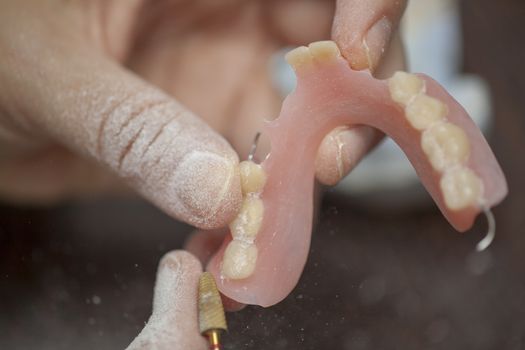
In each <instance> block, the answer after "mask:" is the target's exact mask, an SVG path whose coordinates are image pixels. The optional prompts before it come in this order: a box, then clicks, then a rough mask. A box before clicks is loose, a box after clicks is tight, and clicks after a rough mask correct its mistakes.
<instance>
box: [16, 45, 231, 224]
mask: <svg viewBox="0 0 525 350" xmlns="http://www.w3.org/2000/svg"><path fill="white" fill-rule="evenodd" d="M44 50H45V49H44ZM48 50H49V49H48ZM44 54H47V59H37V60H35V61H34V62H33V63H34V64H26V65H24V67H23V69H22V70H23V72H22V74H15V76H16V79H17V80H16V83H17V84H18V85H19V86H20V87H21V88H20V89H19V91H24V94H23V95H22V96H23V97H22V99H21V101H19V102H20V103H19V108H21V109H24V112H25V113H24V114H25V115H30V116H31V122H32V124H33V126H34V127H35V128H36V129H38V130H43V131H44V133H45V134H46V135H49V136H51V137H52V138H54V139H55V140H58V141H59V142H61V143H64V144H65V145H66V146H68V147H70V148H72V149H74V150H76V151H78V152H81V153H83V154H86V155H89V156H91V157H94V158H95V159H97V160H98V161H100V162H101V163H103V164H105V165H107V166H108V167H109V168H111V169H112V170H113V171H114V172H116V173H117V174H118V175H119V176H120V177H122V178H123V179H125V180H126V181H127V182H128V183H129V184H131V186H132V187H134V188H135V189H136V190H138V192H140V193H141V194H142V195H143V196H145V197H146V198H148V199H149V200H151V201H152V202H153V203H155V204H156V205H157V206H159V207H160V208H161V209H163V210H164V211H165V212H166V213H168V214H169V215H171V216H174V217H176V218H178V219H180V220H183V221H186V222H188V223H189V224H192V225H195V226H198V227H200V228H215V227H219V226H223V225H225V224H226V223H227V222H229V221H231V219H232V218H233V216H234V215H235V213H236V212H237V210H238V208H239V206H240V201H241V193H240V181H239V173H238V166H237V165H238V156H237V154H236V153H235V152H234V151H233V149H232V148H231V147H230V145H229V144H228V143H227V142H226V141H225V140H224V139H223V138H222V137H221V136H220V135H218V134H216V133H215V132H214V131H213V130H212V129H211V128H210V127H208V126H207V125H206V124H205V123H204V122H203V121H202V120H201V119H199V118H198V117H197V116H195V115H194V114H192V113H191V112H190V111H189V110H187V109H186V108H184V107H183V106H181V105H180V104H179V103H177V101H175V100H174V99H172V98H171V97H169V96H168V95H166V94H165V93H163V92H162V91H160V90H159V89H157V88H155V87H153V86H151V85H150V84H148V83H146V82H145V81H142V80H141V79H139V78H138V77H137V76H135V75H134V74H133V73H131V72H129V71H127V70H126V69H124V68H123V67H121V66H120V65H119V64H117V63H115V62H113V61H111V60H110V59H107V58H106V57H101V56H99V55H97V54H94V53H91V52H78V49H77V50H76V51H75V52H74V53H73V54H72V53H71V52H62V51H61V50H53V51H52V52H44ZM49 56H52V59H49ZM35 77H37V79H35ZM203 98H205V96H203Z"/></svg>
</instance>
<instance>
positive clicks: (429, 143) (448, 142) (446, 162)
mask: <svg viewBox="0 0 525 350" xmlns="http://www.w3.org/2000/svg"><path fill="white" fill-rule="evenodd" d="M421 148H422V149H423V152H425V154H426V156H427V157H428V160H429V161H430V163H431V164H432V167H433V168H434V169H435V170H437V171H443V170H444V169H445V168H446V167H448V166H451V165H456V164H461V163H464V162H466V160H467V159H468V156H469V154H470V144H469V141H468V138H467V135H466V134H465V132H464V131H463V130H462V129H461V128H460V127H458V126H456V125H454V124H450V123H439V124H435V125H433V126H432V127H431V128H429V129H427V130H425V131H424V132H423V134H422V135H421Z"/></svg>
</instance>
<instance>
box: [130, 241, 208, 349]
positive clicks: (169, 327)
mask: <svg viewBox="0 0 525 350" xmlns="http://www.w3.org/2000/svg"><path fill="white" fill-rule="evenodd" d="M201 274H202V266H201V264H200V262H199V261H198V260H197V258H195V257H194V256H193V255H191V254H190V253H187V252H185V251H173V252H170V253H168V254H166V255H165V256H164V257H163V258H162V260H161V262H160V264H159V268H158V271H157V280H156V282H155V292H154V297H153V312H152V314H151V317H150V318H149V320H148V322H147V323H146V325H145V326H144V329H143V330H142V331H141V332H140V334H139V335H138V336H137V337H136V338H135V340H133V342H132V343H131V344H130V345H129V346H128V348H127V349H128V350H153V349H155V350H163V349H166V350H168V349H169V350H177V349H195V350H199V349H207V341H206V340H205V338H204V337H202V336H201V335H200V334H199V326H198V319H197V317H198V313H197V289H198V284H199V277H200V275H201Z"/></svg>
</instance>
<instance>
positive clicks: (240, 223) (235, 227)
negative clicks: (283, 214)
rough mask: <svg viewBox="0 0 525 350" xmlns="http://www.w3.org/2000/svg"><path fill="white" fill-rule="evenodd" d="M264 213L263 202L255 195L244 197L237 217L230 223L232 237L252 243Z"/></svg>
mask: <svg viewBox="0 0 525 350" xmlns="http://www.w3.org/2000/svg"><path fill="white" fill-rule="evenodd" d="M263 215H264V204H263V201H262V199H260V198H259V197H257V196H247V197H245V198H244V200H243V202H242V206H241V210H240V211H239V214H237V217H236V218H235V219H234V220H233V221H232V222H231V223H230V231H231V234H232V237H233V239H238V240H242V241H245V242H249V243H253V241H254V240H255V237H256V236H257V233H258V232H259V229H260V228H261V224H262V219H263Z"/></svg>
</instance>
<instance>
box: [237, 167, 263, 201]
mask: <svg viewBox="0 0 525 350" xmlns="http://www.w3.org/2000/svg"><path fill="white" fill-rule="evenodd" d="M239 168H240V173H241V189H242V193H243V194H248V193H259V192H261V191H262V189H263V187H264V184H265V183H266V172H265V171H264V169H263V168H262V166H261V165H259V164H256V163H254V162H252V161H249V160H245V161H242V162H241V163H240V164H239Z"/></svg>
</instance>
